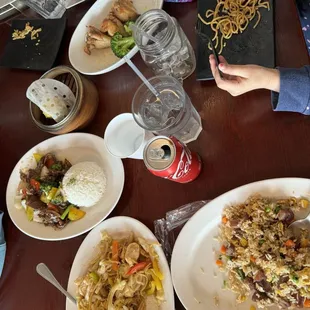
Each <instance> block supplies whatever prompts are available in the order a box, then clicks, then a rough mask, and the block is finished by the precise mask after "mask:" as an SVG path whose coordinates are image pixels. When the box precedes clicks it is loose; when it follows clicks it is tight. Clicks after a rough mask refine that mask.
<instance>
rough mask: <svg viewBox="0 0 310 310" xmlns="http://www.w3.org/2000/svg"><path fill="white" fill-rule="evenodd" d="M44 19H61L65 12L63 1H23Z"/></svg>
mask: <svg viewBox="0 0 310 310" xmlns="http://www.w3.org/2000/svg"><path fill="white" fill-rule="evenodd" d="M23 2H25V3H26V4H27V5H28V6H29V7H30V8H32V9H33V10H34V11H35V12H37V13H38V14H40V15H41V16H42V17H44V18H46V19H55V18H61V17H62V16H63V14H64V13H65V11H66V6H65V0H23Z"/></svg>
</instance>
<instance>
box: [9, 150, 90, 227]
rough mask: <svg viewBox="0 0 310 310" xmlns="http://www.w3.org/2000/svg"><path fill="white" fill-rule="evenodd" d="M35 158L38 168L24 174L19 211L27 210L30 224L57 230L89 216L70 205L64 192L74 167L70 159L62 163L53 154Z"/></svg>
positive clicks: (22, 173) (18, 191)
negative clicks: (64, 185)
mask: <svg viewBox="0 0 310 310" xmlns="http://www.w3.org/2000/svg"><path fill="white" fill-rule="evenodd" d="M33 157H34V159H35V161H36V163H37V166H36V167H35V168H33V169H29V170H27V171H25V170H21V171H20V178H21V182H20V184H19V186H18V189H17V193H16V199H15V201H16V203H15V205H16V208H18V209H24V210H25V213H26V216H27V218H28V219H29V220H31V221H35V222H39V223H42V224H44V225H47V226H52V227H54V228H57V229H62V228H64V227H65V226H66V225H67V224H68V223H69V222H70V221H77V220H80V219H82V218H83V217H84V216H85V212H84V211H83V210H80V209H79V208H78V207H76V206H75V205H70V202H69V201H67V198H66V196H65V192H64V191H63V189H62V181H63V178H64V176H65V174H66V172H67V171H68V170H69V169H70V167H71V163H70V162H69V161H68V160H67V159H65V160H64V161H60V160H58V159H57V158H56V157H55V156H54V155H53V154H51V153H47V154H45V155H42V154H39V153H34V154H33ZM27 207H30V209H29V208H27Z"/></svg>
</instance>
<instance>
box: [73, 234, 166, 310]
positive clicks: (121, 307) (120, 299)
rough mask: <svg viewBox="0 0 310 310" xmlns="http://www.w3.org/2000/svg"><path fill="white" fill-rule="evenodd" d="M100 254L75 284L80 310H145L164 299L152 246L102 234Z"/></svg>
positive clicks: (142, 240) (132, 239)
mask: <svg viewBox="0 0 310 310" xmlns="http://www.w3.org/2000/svg"><path fill="white" fill-rule="evenodd" d="M98 249H99V254H98V255H97V257H96V258H95V259H94V260H93V261H92V262H90V264H89V266H88V268H87V272H86V273H85V275H84V276H83V277H81V278H78V279H77V280H76V281H75V284H76V285H77V292H78V293H77V304H78V309H79V310H145V309H146V308H147V303H149V302H150V303H152V306H153V307H152V309H154V305H155V309H156V308H158V306H159V304H160V303H161V302H162V301H163V299H164V291H163V286H162V280H163V278H164V277H163V274H162V273H161V271H160V269H159V266H158V255H157V253H156V251H155V249H154V246H153V245H152V244H150V243H148V242H146V240H144V239H143V238H135V237H134V235H133V234H132V233H130V234H128V237H127V238H125V239H114V238H112V237H111V236H110V235H109V234H108V233H107V232H105V231H104V232H102V236H101V241H100V244H99V246H98Z"/></svg>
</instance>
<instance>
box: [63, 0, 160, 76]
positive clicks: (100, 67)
mask: <svg viewBox="0 0 310 310" xmlns="http://www.w3.org/2000/svg"><path fill="white" fill-rule="evenodd" d="M113 2H114V1H113V0H98V1H96V2H95V3H94V4H93V6H92V7H91V8H90V9H89V10H88V11H87V13H86V14H85V15H84V17H83V18H82V20H81V21H80V23H79V24H78V26H77V27H76V29H75V31H74V33H73V36H72V38H71V41H70V45H69V59H70V62H71V65H72V66H73V67H74V68H75V69H76V70H78V71H79V72H81V73H83V74H88V75H98V74H103V73H107V72H109V71H112V70H114V69H116V68H118V67H119V66H121V65H122V64H124V63H125V61H124V60H123V59H120V58H118V57H116V56H115V55H114V54H113V52H112V50H111V48H106V49H100V50H93V51H92V53H91V55H87V54H86V53H85V52H84V44H85V35H86V32H87V29H86V26H89V25H91V26H94V27H96V28H98V29H100V27H101V23H102V21H103V20H104V19H105V18H106V16H107V15H108V14H109V12H110V10H111V8H112V5H113ZM133 4H134V6H135V8H136V9H137V12H138V13H139V14H142V13H144V12H146V11H148V10H151V9H161V8H162V6H163V0H133ZM137 52H138V47H137V46H135V47H134V48H133V49H132V50H131V51H130V52H129V53H128V54H127V57H128V58H131V57H133V56H134V55H135V54H136V53H137Z"/></svg>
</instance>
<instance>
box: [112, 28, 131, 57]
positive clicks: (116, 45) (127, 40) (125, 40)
mask: <svg viewBox="0 0 310 310" xmlns="http://www.w3.org/2000/svg"><path fill="white" fill-rule="evenodd" d="M134 46H135V41H134V38H133V36H130V37H123V36H122V35H121V34H120V33H118V32H117V33H116V34H115V35H114V36H113V37H112V39H111V48H112V51H113V53H114V54H115V56H117V57H118V58H123V57H124V56H125V55H127V54H128V53H129V52H130V50H131V49H132V48H133V47H134Z"/></svg>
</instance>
